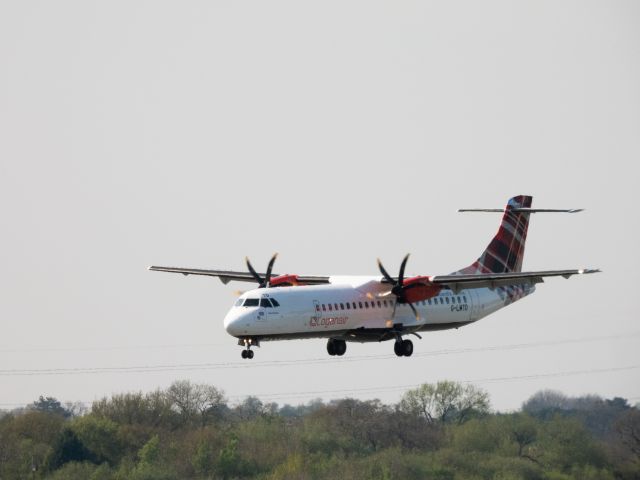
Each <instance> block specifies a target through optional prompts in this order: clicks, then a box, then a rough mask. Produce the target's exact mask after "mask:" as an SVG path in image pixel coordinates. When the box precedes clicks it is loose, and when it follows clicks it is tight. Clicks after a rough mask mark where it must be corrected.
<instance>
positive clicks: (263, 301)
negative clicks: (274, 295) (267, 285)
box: [260, 298, 271, 308]
mask: <svg viewBox="0 0 640 480" xmlns="http://www.w3.org/2000/svg"><path fill="white" fill-rule="evenodd" d="M260 306H261V307H267V308H271V302H270V301H269V299H268V298H261V299H260Z"/></svg>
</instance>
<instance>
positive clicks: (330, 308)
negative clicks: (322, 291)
mask: <svg viewBox="0 0 640 480" xmlns="http://www.w3.org/2000/svg"><path fill="white" fill-rule="evenodd" d="M329 311H330V312H331V311H333V305H331V304H329Z"/></svg>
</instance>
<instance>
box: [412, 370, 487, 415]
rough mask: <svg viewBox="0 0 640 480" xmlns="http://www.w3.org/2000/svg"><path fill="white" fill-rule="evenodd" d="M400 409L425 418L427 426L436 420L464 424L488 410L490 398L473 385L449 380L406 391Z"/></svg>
mask: <svg viewBox="0 0 640 480" xmlns="http://www.w3.org/2000/svg"><path fill="white" fill-rule="evenodd" d="M399 409H400V410H401V411H403V412H405V413H410V414H412V415H416V416H418V417H422V418H423V419H424V420H425V421H427V422H428V423H433V422H434V421H435V420H439V421H440V422H442V423H445V422H449V421H453V420H456V421H457V422H458V423H463V422H464V421H466V420H468V419H469V418H470V417H471V416H472V415H478V414H480V415H482V414H485V413H487V412H488V411H489V395H488V394H487V392H485V391H484V390H481V389H479V388H477V387H475V386H473V385H466V386H463V385H462V384H460V383H457V382H451V381H447V380H445V381H441V382H438V383H436V384H431V383H424V384H422V385H420V386H419V387H418V388H415V389H411V390H408V391H407V392H405V394H404V396H403V397H402V400H400V404H399Z"/></svg>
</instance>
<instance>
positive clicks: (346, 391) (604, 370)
mask: <svg viewBox="0 0 640 480" xmlns="http://www.w3.org/2000/svg"><path fill="white" fill-rule="evenodd" d="M639 368H640V365H629V366H625V367H609V368H598V369H585V370H570V371H564V372H548V373H534V374H529V375H512V376H506V377H488V378H476V379H471V380H459V383H471V384H485V383H505V382H513V381H520V380H537V379H540V378H553V377H569V376H576V375H591V374H601V373H611V372H622V371H628V370H637V369H639ZM420 385H421V384H420V383H414V384H404V385H390V386H386V387H380V386H376V387H363V388H347V389H337V390H312V391H302V392H295V391H294V392H279V393H251V394H248V395H246V394H245V395H230V396H229V398H231V399H240V398H245V397H247V396H250V395H251V396H255V397H259V398H261V399H276V400H277V399H282V398H308V397H315V396H319V395H335V394H350V393H380V392H387V391H395V390H406V389H410V388H417V387H419V386H420ZM635 398H640V397H630V398H629V399H628V400H634V399H635ZM29 403H31V402H28V403H0V405H1V406H20V405H28V404H29ZM78 403H83V404H84V405H86V406H89V405H91V403H93V402H92V401H83V402H78Z"/></svg>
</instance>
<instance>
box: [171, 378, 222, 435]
mask: <svg viewBox="0 0 640 480" xmlns="http://www.w3.org/2000/svg"><path fill="white" fill-rule="evenodd" d="M167 397H168V398H169V400H170V401H171V404H172V406H173V407H174V408H175V409H177V410H178V412H179V413H180V416H181V417H182V420H183V422H184V423H185V424H188V423H191V422H193V421H194V420H195V418H196V417H197V416H199V417H200V425H201V426H202V427H204V426H205V425H206V424H207V421H208V419H209V418H210V417H211V415H212V414H213V413H214V412H215V410H216V409H218V408H219V407H221V406H222V405H223V404H225V398H224V392H223V391H221V390H218V389H217V388H216V387H214V386H213V385H206V384H195V383H191V382H190V381H189V380H178V381H175V382H173V383H172V384H171V386H170V387H169V388H168V389H167Z"/></svg>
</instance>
